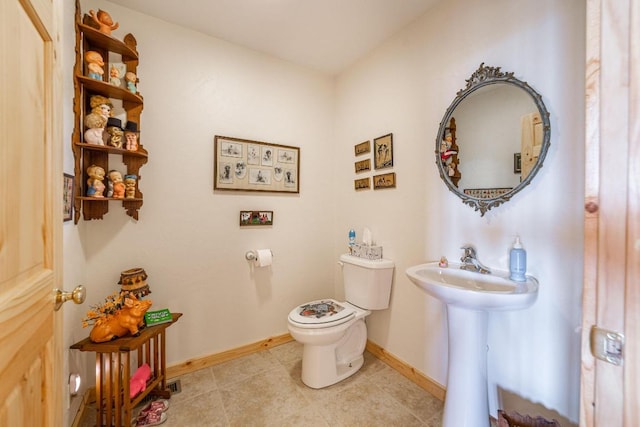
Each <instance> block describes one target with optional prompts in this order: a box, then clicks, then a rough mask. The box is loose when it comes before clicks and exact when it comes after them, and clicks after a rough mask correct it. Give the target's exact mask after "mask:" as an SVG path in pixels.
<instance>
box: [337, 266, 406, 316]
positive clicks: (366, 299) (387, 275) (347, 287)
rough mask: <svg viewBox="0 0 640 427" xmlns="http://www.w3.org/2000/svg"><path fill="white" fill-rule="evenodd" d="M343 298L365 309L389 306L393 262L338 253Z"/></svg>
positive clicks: (382, 308) (378, 308)
mask: <svg viewBox="0 0 640 427" xmlns="http://www.w3.org/2000/svg"><path fill="white" fill-rule="evenodd" d="M340 261H341V262H342V279H343V283H344V294H345V299H346V300H347V301H348V302H350V303H351V304H354V305H357V306H358V307H360V308H364V309H367V310H384V309H385V308H388V307H389V299H390V296H391V282H392V281H393V268H394V266H395V264H394V262H393V261H391V260H388V259H366V258H359V257H354V256H351V255H349V254H343V255H340Z"/></svg>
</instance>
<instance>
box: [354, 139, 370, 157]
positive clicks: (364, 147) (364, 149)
mask: <svg viewBox="0 0 640 427" xmlns="http://www.w3.org/2000/svg"><path fill="white" fill-rule="evenodd" d="M369 152H371V141H365V142H361V143H360V144H357V145H356V146H355V153H356V156H359V155H361V154H365V153H369Z"/></svg>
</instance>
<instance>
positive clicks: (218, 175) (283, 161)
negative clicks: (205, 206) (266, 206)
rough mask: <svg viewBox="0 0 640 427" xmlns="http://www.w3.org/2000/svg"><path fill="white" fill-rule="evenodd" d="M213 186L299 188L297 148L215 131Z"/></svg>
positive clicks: (274, 190) (271, 189) (296, 190)
mask: <svg viewBox="0 0 640 427" xmlns="http://www.w3.org/2000/svg"><path fill="white" fill-rule="evenodd" d="M213 153H214V159H213V188H214V189H215V190H231V191H265V192H272V193H299V192H300V148H299V147H291V146H288V145H280V144H270V143H267V142H260V141H251V140H248V139H240V138H232V137H228V136H219V135H216V136H215V138H214V150H213Z"/></svg>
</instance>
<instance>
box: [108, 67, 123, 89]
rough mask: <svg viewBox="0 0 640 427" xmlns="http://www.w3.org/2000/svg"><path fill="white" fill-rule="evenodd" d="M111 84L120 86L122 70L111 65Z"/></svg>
mask: <svg viewBox="0 0 640 427" xmlns="http://www.w3.org/2000/svg"><path fill="white" fill-rule="evenodd" d="M109 83H111V84H112V85H114V86H118V87H119V86H120V83H121V81H120V70H118V67H116V66H115V65H111V69H110V70H109Z"/></svg>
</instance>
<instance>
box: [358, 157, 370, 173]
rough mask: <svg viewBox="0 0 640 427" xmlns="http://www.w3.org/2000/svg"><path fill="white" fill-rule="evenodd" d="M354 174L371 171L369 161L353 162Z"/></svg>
mask: <svg viewBox="0 0 640 427" xmlns="http://www.w3.org/2000/svg"><path fill="white" fill-rule="evenodd" d="M354 165H355V168H356V173H360V172H366V171H370V170H371V159H364V160H360V161H359V162H355V164H354Z"/></svg>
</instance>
